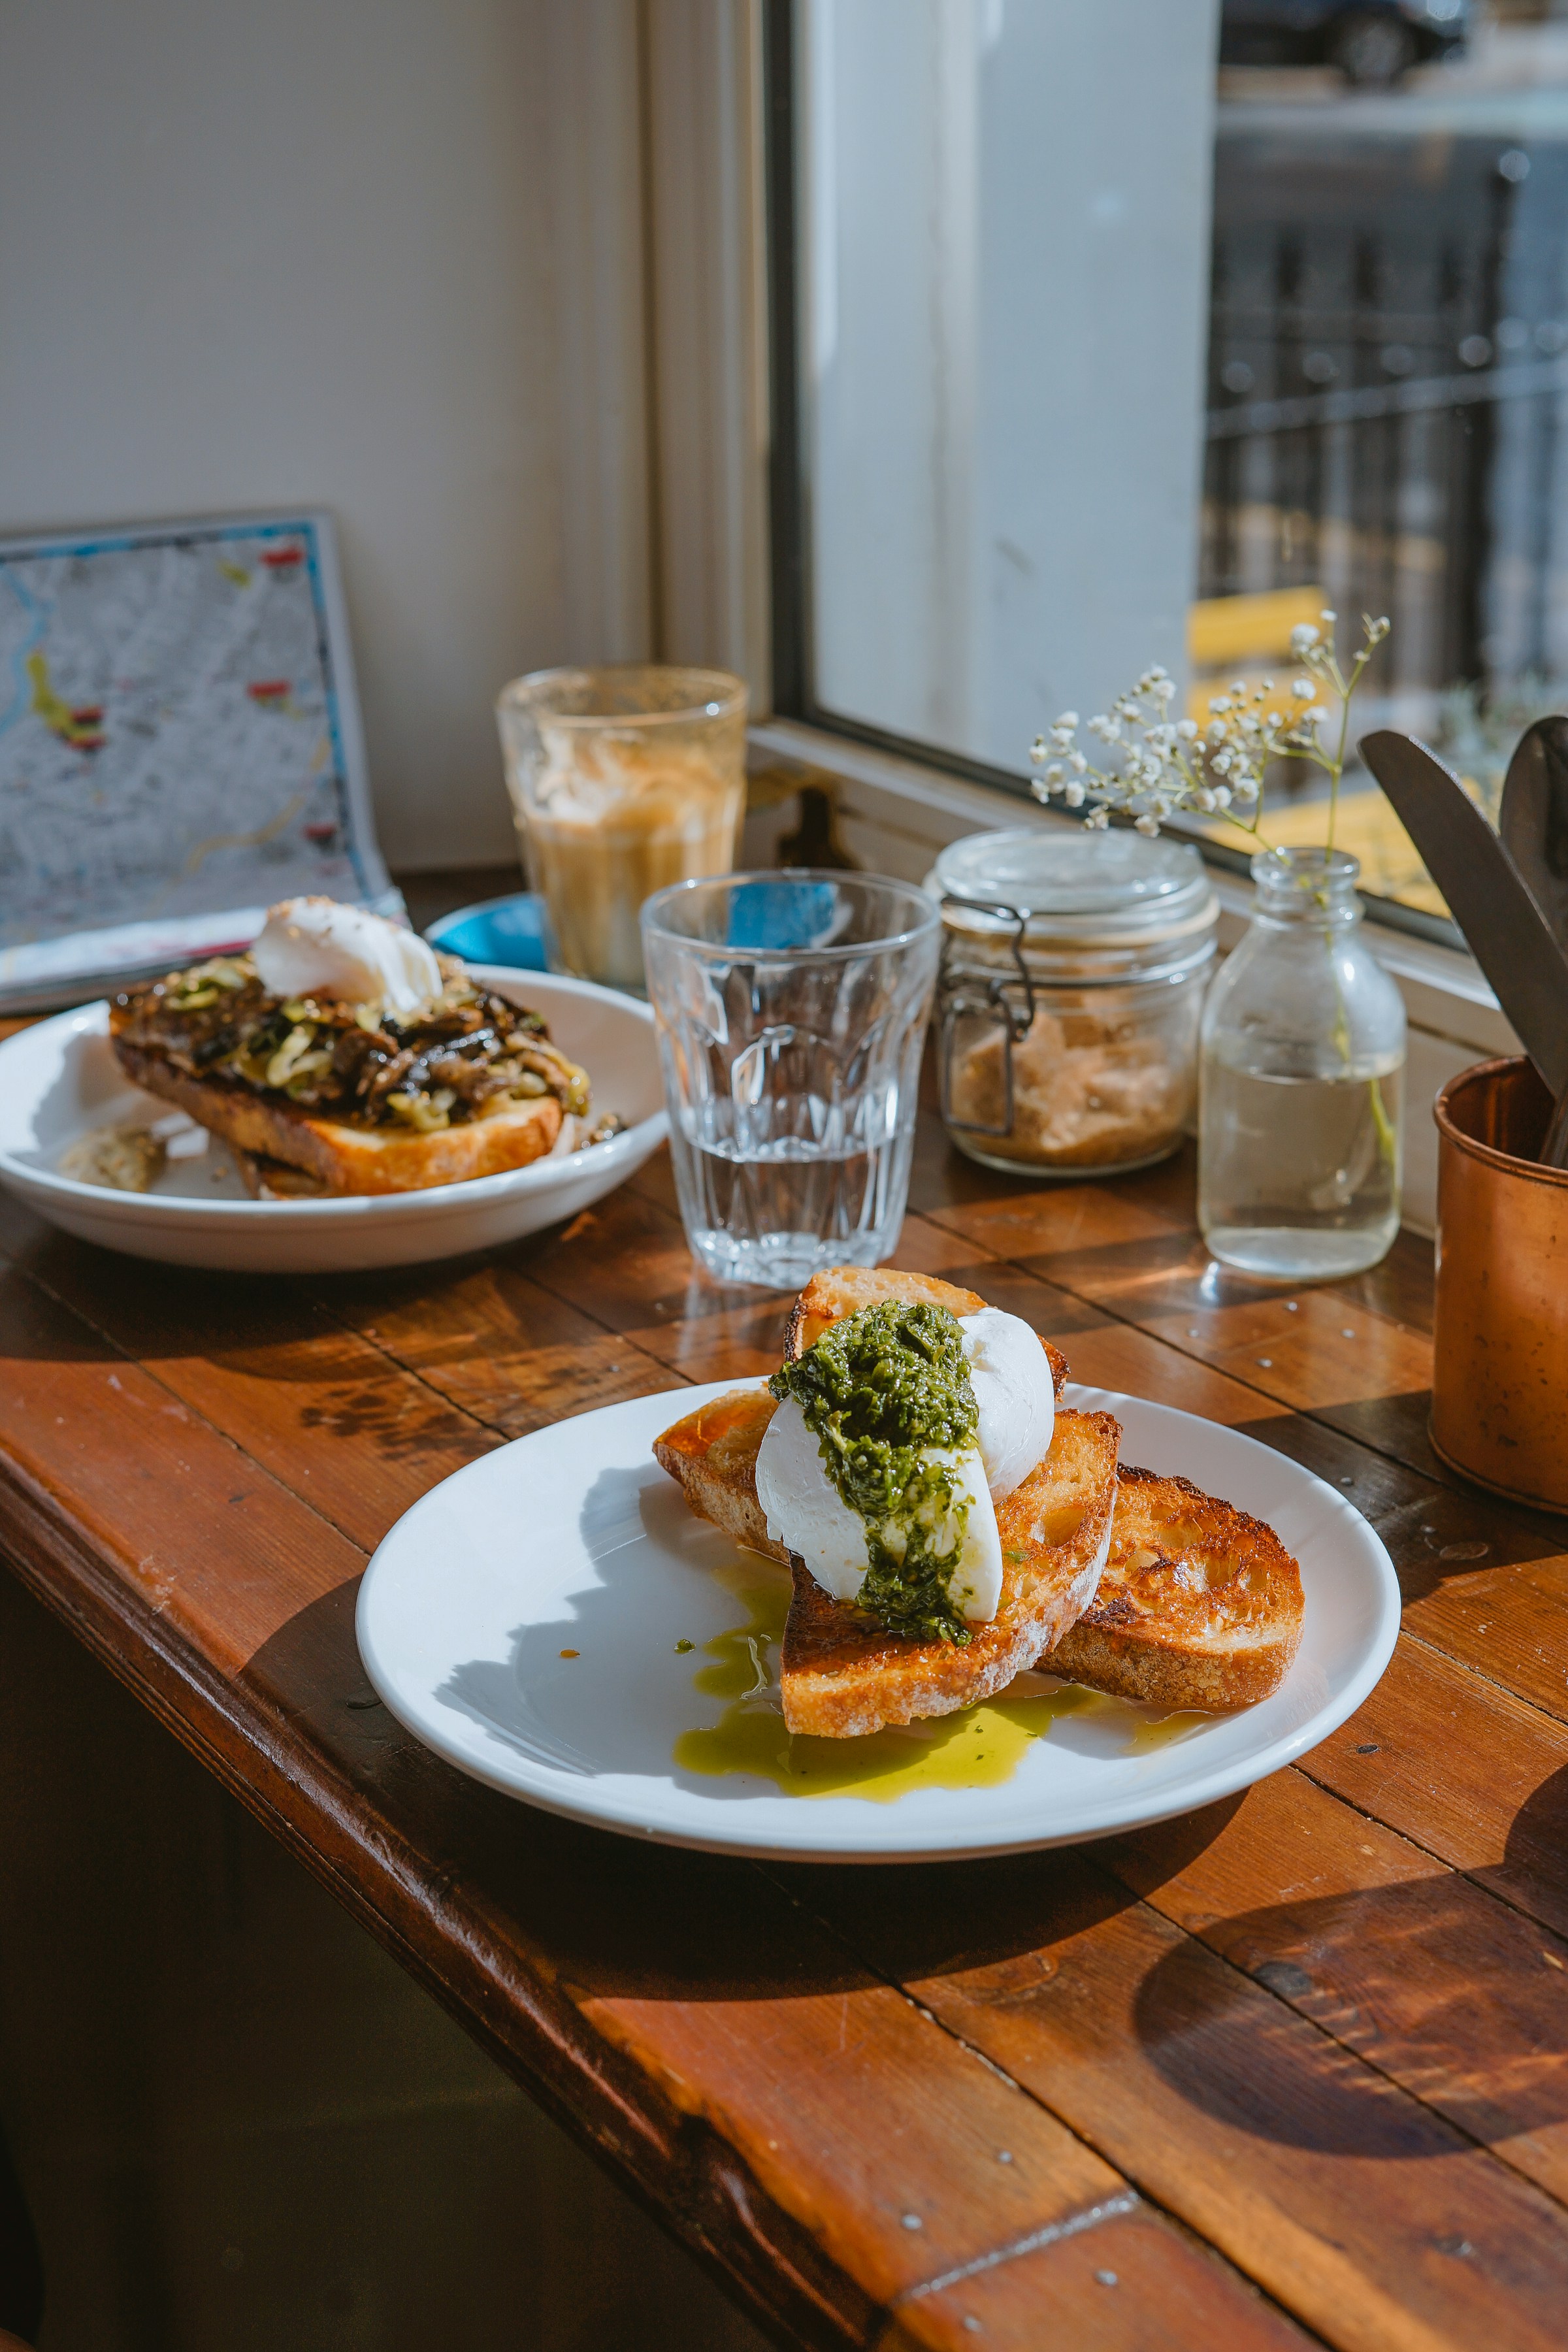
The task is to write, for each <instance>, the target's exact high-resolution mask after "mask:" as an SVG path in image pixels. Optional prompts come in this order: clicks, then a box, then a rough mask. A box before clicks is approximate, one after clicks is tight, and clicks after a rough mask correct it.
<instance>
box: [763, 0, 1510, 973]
mask: <svg viewBox="0 0 1568 2352" xmlns="http://www.w3.org/2000/svg"><path fill="white" fill-rule="evenodd" d="M762 12H763V13H762V49H763V58H762V79H763V159H762V169H763V203H764V210H765V222H766V252H767V282H766V286H765V289H764V302H765V310H766V320H767V370H768V402H769V411H770V416H771V422H772V434H771V445H770V453H769V478H768V524H769V591H770V597H769V601H770V606H771V651H772V671H773V714H774V716H775V717H776V718H777V719H784V720H788V721H791V722H793V723H794V724H795V725H796V726H798V727H803V728H807V729H810V730H814V732H816V733H817V734H819V735H821V736H823V737H826V738H827V739H829V740H843V741H845V742H846V743H847V744H856V745H861V746H864V747H865V748H866V749H868V750H869V751H879V752H882V753H884V754H886V755H887V756H888V757H889V759H891V760H894V761H908V762H913V763H915V764H917V765H919V766H920V767H922V768H925V769H929V770H933V771H935V772H937V773H938V774H941V775H946V776H951V777H952V778H953V779H954V780H955V781H957V782H960V783H963V784H971V785H973V784H979V785H982V786H984V787H985V788H986V789H987V790H988V791H991V792H995V793H1005V794H1006V796H1007V797H1008V798H1009V799H1010V800H1013V801H1016V802H1018V803H1021V804H1022V805H1023V806H1024V807H1026V808H1029V809H1038V807H1039V803H1038V802H1037V800H1036V799H1035V797H1034V794H1033V793H1032V792H1031V790H1030V784H1029V779H1028V777H1027V775H1026V774H1024V773H1022V772H1019V771H1017V770H1013V769H1007V768H999V767H995V766H994V765H992V764H990V763H989V762H987V761H983V760H978V759H974V758H972V757H970V756H969V755H967V754H965V753H963V752H959V751H951V750H949V749H947V748H946V747H945V746H943V745H941V744H935V743H929V742H925V741H923V740H920V739H919V738H916V737H910V736H904V735H900V734H898V733H896V732H895V731H893V730H889V729H885V728H879V727H877V726H874V725H872V724H870V723H868V721H866V720H864V719H855V718H852V717H850V716H849V715H847V713H845V712H842V711H837V710H834V709H829V708H827V707H826V706H825V705H823V704H822V703H820V702H819V701H818V700H817V698H816V691H815V685H814V680H813V676H812V646H813V630H812V611H811V475H810V463H809V459H810V452H809V447H808V445H807V436H806V432H805V416H804V404H803V401H802V397H801V375H800V298H801V278H800V268H799V254H800V247H799V233H800V221H801V212H800V205H799V203H798V195H797V180H798V165H799V121H798V110H797V106H796V99H795V92H796V89H797V87H798V82H799V58H800V51H799V41H798V24H799V10H798V7H797V5H796V0H762ZM1195 530H1196V519H1195V518H1194V560H1195V544H1196V542H1195ZM1045 717H1046V714H1045V713H1042V714H1041V721H1042V724H1043V723H1044V720H1045ZM824 764H826V761H824ZM1118 821H1120V822H1125V820H1118ZM1173 830H1175V831H1177V832H1179V833H1181V834H1182V835H1184V837H1185V838H1186V839H1188V840H1190V841H1191V842H1192V843H1193V845H1194V847H1195V848H1196V849H1197V851H1198V853H1199V855H1200V856H1202V857H1203V859H1204V861H1205V864H1206V865H1208V866H1210V867H1212V868H1213V869H1214V871H1215V875H1216V877H1218V876H1222V875H1223V876H1228V877H1232V878H1233V881H1234V883H1235V885H1236V886H1237V887H1244V886H1245V885H1246V883H1247V879H1248V868H1249V865H1250V853H1249V852H1247V851H1246V850H1243V849H1237V848H1232V847H1231V845H1229V844H1228V843H1226V842H1224V841H1216V840H1214V839H1212V838H1210V837H1209V836H1208V835H1205V834H1203V833H1201V832H1199V831H1197V830H1196V829H1195V828H1193V829H1189V828H1187V827H1184V826H1181V825H1177V826H1174V827H1173ZM1362 896H1363V899H1364V901H1365V903H1366V907H1367V919H1368V921H1369V923H1372V924H1373V925H1375V926H1377V927H1379V928H1380V929H1384V930H1387V931H1392V932H1396V933H1401V934H1403V935H1405V937H1406V938H1408V939H1411V940H1421V941H1424V942H1426V944H1427V945H1428V946H1429V947H1434V948H1437V949H1440V950H1446V951H1447V953H1448V954H1450V955H1453V956H1455V957H1458V958H1462V959H1463V961H1465V962H1466V963H1470V964H1471V969H1472V970H1473V969H1474V967H1473V963H1471V959H1470V958H1469V955H1468V950H1467V949H1466V948H1465V946H1464V942H1463V940H1462V937H1461V935H1460V932H1459V930H1458V926H1457V925H1456V924H1455V923H1454V922H1453V921H1452V920H1451V919H1449V918H1447V917H1446V916H1442V915H1433V914H1429V913H1427V912H1426V911H1425V910H1424V909H1422V908H1416V907H1406V906H1405V905H1403V904H1402V903H1401V902H1400V901H1399V900H1397V899H1394V898H1381V897H1379V896H1378V895H1377V894H1376V893H1375V892H1373V891H1370V890H1365V889H1363V893H1362Z"/></svg>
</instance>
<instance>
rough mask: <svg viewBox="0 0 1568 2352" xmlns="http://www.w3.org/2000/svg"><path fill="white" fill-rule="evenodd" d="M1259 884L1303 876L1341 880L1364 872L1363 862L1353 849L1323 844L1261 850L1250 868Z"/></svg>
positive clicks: (1291, 879)
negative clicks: (1329, 846) (1362, 869)
mask: <svg viewBox="0 0 1568 2352" xmlns="http://www.w3.org/2000/svg"><path fill="white" fill-rule="evenodd" d="M1250 871H1251V874H1252V878H1253V880H1254V881H1255V882H1266V881H1278V882H1286V881H1294V880H1296V879H1298V878H1299V877H1300V876H1302V875H1315V876H1319V877H1331V878H1332V879H1334V880H1336V881H1337V880H1339V879H1341V878H1342V877H1345V876H1352V877H1354V876H1357V875H1359V874H1360V872H1361V859H1360V858H1359V857H1358V856H1356V855H1355V852H1354V851H1353V850H1351V849H1338V848H1335V849H1327V848H1325V847H1324V846H1323V845H1322V844H1321V842H1292V843H1289V844H1284V845H1281V846H1280V847H1279V848H1278V849H1260V850H1258V853H1257V855H1256V856H1255V857H1254V858H1253V860H1252V864H1251V868H1250Z"/></svg>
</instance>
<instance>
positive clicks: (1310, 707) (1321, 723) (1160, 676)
mask: <svg viewBox="0 0 1568 2352" xmlns="http://www.w3.org/2000/svg"><path fill="white" fill-rule="evenodd" d="M1337 617H1338V615H1337V614H1333V613H1330V612H1324V613H1320V614H1319V615H1318V625H1316V626H1314V625H1313V624H1312V623H1311V622H1310V621H1308V622H1303V623H1302V624H1301V625H1300V627H1299V628H1296V629H1293V630H1292V631H1291V633H1290V651H1291V653H1292V655H1293V656H1294V657H1295V659H1296V660H1297V661H1298V662H1299V663H1300V666H1301V668H1302V670H1303V671H1304V672H1305V675H1304V676H1303V677H1298V678H1294V679H1292V680H1291V684H1290V700H1289V703H1288V704H1286V705H1285V706H1284V707H1283V708H1281V707H1279V705H1278V704H1277V703H1276V701H1275V699H1274V695H1275V688H1274V680H1273V679H1272V678H1271V677H1266V678H1265V679H1264V680H1263V682H1262V684H1261V685H1260V686H1255V687H1252V688H1248V686H1247V681H1246V679H1245V678H1237V681H1236V683H1235V684H1234V685H1233V686H1232V687H1230V688H1229V689H1228V690H1227V691H1226V693H1223V694H1216V695H1215V696H1213V697H1212V698H1210V701H1209V721H1208V725H1207V726H1206V727H1205V728H1200V727H1199V725H1198V723H1197V721H1196V720H1195V719H1173V718H1172V717H1171V705H1172V703H1173V701H1174V699H1175V695H1176V685H1175V680H1174V679H1173V677H1171V675H1170V672H1169V671H1168V670H1165V669H1163V668H1161V667H1160V666H1159V665H1158V664H1157V663H1156V664H1155V666H1154V667H1152V668H1151V669H1146V670H1145V671H1144V673H1143V675H1142V677H1141V678H1140V679H1139V680H1138V682H1137V684H1136V685H1135V686H1133V687H1132V688H1130V689H1129V691H1128V692H1127V693H1125V694H1124V695H1122V696H1121V698H1119V700H1117V701H1115V702H1113V703H1112V704H1111V706H1110V709H1109V710H1108V711H1101V712H1099V713H1097V715H1096V716H1095V717H1094V718H1092V719H1089V720H1088V722H1087V724H1086V726H1085V732H1086V733H1088V734H1089V735H1092V736H1094V737H1095V738H1096V739H1097V740H1098V741H1100V743H1102V744H1104V746H1105V747H1106V749H1105V754H1104V755H1103V758H1102V759H1094V758H1090V757H1089V754H1087V753H1086V752H1085V751H1082V750H1081V749H1080V748H1079V740H1078V737H1079V724H1080V721H1079V715H1078V713H1077V711H1076V710H1064V711H1063V713H1062V715H1061V717H1060V718H1059V719H1057V720H1056V722H1055V723H1054V725H1052V726H1051V727H1049V728H1048V729H1047V731H1046V733H1045V734H1044V735H1041V736H1038V737H1037V739H1036V741H1035V745H1034V748H1033V750H1032V751H1031V752H1030V755H1029V756H1030V759H1031V760H1032V761H1033V762H1034V764H1035V766H1036V767H1037V768H1038V769H1040V770H1041V773H1040V774H1039V775H1038V776H1037V777H1036V779H1035V782H1034V787H1033V789H1034V791H1035V793H1036V795H1037V798H1038V799H1040V800H1042V801H1053V800H1055V801H1060V802H1061V803H1062V804H1063V806H1064V807H1066V808H1069V809H1079V808H1082V807H1083V806H1084V805H1085V803H1089V814H1088V815H1087V816H1086V817H1085V819H1084V823H1085V824H1087V825H1089V827H1091V828H1092V829H1094V830H1096V831H1099V832H1103V831H1104V829H1105V827H1106V826H1107V825H1108V824H1110V816H1111V813H1112V811H1113V810H1120V811H1125V812H1126V813H1128V814H1131V818H1132V822H1133V824H1135V825H1136V827H1137V829H1138V831H1139V832H1140V833H1146V834H1155V833H1158V832H1159V830H1160V827H1161V825H1162V824H1163V823H1164V821H1165V819H1166V818H1167V817H1169V816H1173V815H1174V814H1176V812H1177V811H1178V810H1184V811H1191V812H1193V813H1195V814H1199V815H1202V816H1218V817H1221V818H1223V819H1224V821H1225V822H1226V824H1233V825H1235V826H1237V828H1238V829H1239V830H1240V831H1241V832H1243V833H1246V834H1247V835H1250V836H1251V838H1252V839H1253V841H1254V842H1255V843H1257V845H1258V847H1259V848H1263V849H1267V848H1268V846H1269V844H1268V842H1267V841H1266V840H1265V839H1264V836H1263V833H1262V818H1263V796H1264V784H1265V779H1266V776H1267V772H1268V764H1269V762H1270V761H1273V760H1304V761H1309V762H1310V764H1311V765H1312V766H1314V767H1317V768H1321V769H1322V771H1323V772H1324V773H1325V775H1326V776H1327V777H1328V779H1329V808H1328V826H1327V838H1326V839H1325V841H1324V847H1325V848H1326V849H1331V848H1332V847H1333V845H1334V821H1335V818H1336V817H1337V815H1338V814H1339V793H1340V779H1341V777H1342V774H1343V772H1344V764H1345V751H1346V748H1347V745H1348V742H1349V737H1350V706H1351V697H1352V695H1353V694H1354V692H1355V690H1356V688H1357V687H1358V686H1359V685H1360V683H1361V677H1362V672H1363V670H1364V669H1365V667H1366V666H1367V664H1368V662H1369V661H1370V660H1371V659H1372V657H1373V654H1374V653H1375V652H1376V651H1377V648H1378V646H1380V645H1381V644H1382V643H1383V640H1384V637H1385V636H1387V635H1388V623H1387V621H1386V620H1376V621H1374V620H1373V618H1372V616H1371V614H1363V615H1362V644H1361V647H1360V649H1359V651H1358V652H1357V654H1356V656H1355V659H1354V660H1353V661H1352V664H1351V666H1350V669H1349V671H1348V673H1347V672H1346V671H1345V670H1343V669H1342V667H1340V660H1339V656H1338V654H1337V653H1336V652H1335V649H1334V636H1333V630H1334V623H1335V621H1336V619H1337ZM1325 694H1327V695H1329V696H1331V697H1332V698H1333V699H1334V700H1336V701H1337V702H1338V704H1339V727H1338V730H1337V735H1336V737H1335V740H1334V741H1333V746H1332V749H1331V750H1330V749H1326V748H1325V746H1324V744H1323V741H1322V736H1323V734H1324V732H1325V731H1326V730H1329V727H1330V722H1331V719H1332V717H1333V712H1332V710H1331V706H1330V704H1329V703H1328V702H1326V701H1324V700H1323V699H1321V697H1322V696H1323V695H1325Z"/></svg>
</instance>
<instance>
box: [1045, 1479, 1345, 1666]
mask: <svg viewBox="0 0 1568 2352" xmlns="http://www.w3.org/2000/svg"><path fill="white" fill-rule="evenodd" d="M1303 1614H1304V1604H1303V1601H1302V1594H1301V1571H1300V1568H1299V1567H1298V1566H1297V1564H1296V1562H1295V1560H1294V1559H1292V1558H1291V1556H1290V1554H1289V1552H1288V1551H1287V1550H1286V1549H1285V1547H1284V1545H1283V1544H1282V1543H1281V1542H1280V1540H1279V1537H1278V1536H1277V1535H1276V1534H1275V1532H1274V1530H1273V1528H1270V1527H1267V1526H1266V1525H1265V1524H1264V1522H1263V1521H1262V1520H1261V1519H1254V1518H1251V1517H1248V1516H1247V1513H1246V1512H1245V1511H1238V1510H1237V1509H1236V1508H1235V1507H1233V1506H1232V1505H1231V1504H1229V1503H1225V1502H1220V1501H1218V1500H1217V1499H1216V1498H1215V1496H1212V1495H1205V1493H1204V1492H1203V1490H1202V1488H1201V1487H1198V1486H1194V1485H1193V1483H1192V1481H1191V1480H1190V1479H1187V1478H1177V1477H1161V1476H1158V1475H1156V1474H1155V1473H1154V1472H1153V1471H1152V1470H1139V1469H1135V1468H1134V1467H1132V1466H1131V1465H1130V1464H1127V1463H1123V1464H1122V1465H1121V1470H1120V1471H1119V1473H1118V1480H1117V1496H1116V1517H1115V1523H1114V1526H1113V1528H1112V1530H1111V1538H1110V1551H1109V1553H1108V1554H1107V1557H1106V1562H1105V1567H1104V1569H1103V1570H1102V1572H1101V1575H1100V1585H1099V1590H1098V1591H1097V1592H1096V1593H1095V1596H1094V1598H1093V1600H1092V1601H1090V1602H1089V1605H1088V1606H1087V1607H1086V1608H1085V1609H1084V1611H1083V1612H1082V1613H1081V1614H1080V1615H1079V1618H1078V1619H1077V1621H1076V1622H1074V1623H1073V1624H1072V1625H1071V1626H1069V1627H1068V1630H1067V1631H1066V1632H1065V1633H1063V1634H1062V1635H1061V1636H1060V1637H1059V1639H1058V1641H1057V1643H1056V1645H1055V1647H1054V1648H1052V1649H1050V1650H1048V1651H1047V1654H1045V1655H1044V1656H1043V1657H1041V1658H1040V1660H1039V1662H1038V1663H1039V1665H1040V1669H1041V1671H1042V1672H1043V1673H1046V1674H1053V1675H1065V1676H1067V1678H1068V1680H1069V1681H1071V1682H1077V1683H1087V1684H1088V1685H1089V1687H1090V1688H1091V1689H1093V1690H1100V1691H1110V1692H1112V1693H1113V1694H1114V1695H1115V1696H1117V1697H1119V1698H1131V1699H1142V1700H1146V1701H1148V1702H1149V1703H1150V1704H1151V1705H1152V1706H1164V1707H1173V1708H1186V1707H1192V1708H1197V1709H1203V1710H1205V1711H1212V1712H1221V1711H1226V1710H1229V1709H1232V1708H1235V1707H1239V1706H1252V1705H1253V1704H1254V1703H1255V1702H1256V1701H1257V1700H1258V1699H1260V1698H1267V1697H1268V1695H1269V1693H1270V1692H1271V1691H1276V1690H1278V1689H1279V1685H1280V1684H1281V1683H1282V1682H1283V1681H1284V1679H1285V1676H1286V1675H1287V1674H1288V1673H1289V1670H1290V1665H1291V1662H1292V1660H1293V1659H1294V1657H1295V1655H1296V1651H1297V1648H1298V1646H1299V1645H1300V1639H1301V1623H1302V1618H1303Z"/></svg>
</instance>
